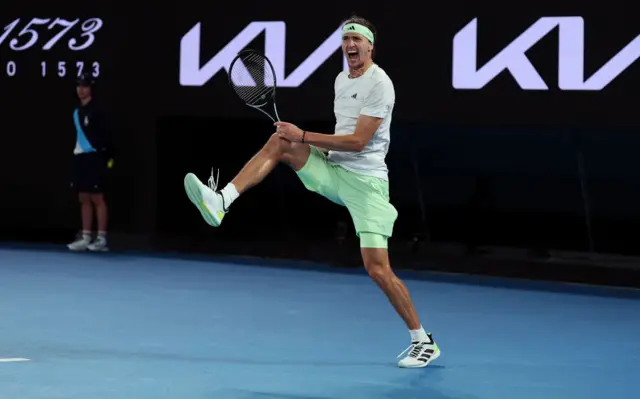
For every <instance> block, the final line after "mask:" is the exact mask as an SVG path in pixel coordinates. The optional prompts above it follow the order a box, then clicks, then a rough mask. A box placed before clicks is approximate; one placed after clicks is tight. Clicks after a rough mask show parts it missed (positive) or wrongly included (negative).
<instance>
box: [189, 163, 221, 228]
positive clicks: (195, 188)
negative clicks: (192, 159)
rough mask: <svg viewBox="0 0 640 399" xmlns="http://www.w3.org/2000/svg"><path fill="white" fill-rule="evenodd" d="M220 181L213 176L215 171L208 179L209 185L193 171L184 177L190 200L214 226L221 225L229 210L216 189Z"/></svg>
mask: <svg viewBox="0 0 640 399" xmlns="http://www.w3.org/2000/svg"><path fill="white" fill-rule="evenodd" d="M217 187H218V182H217V181H216V180H215V179H214V178H213V172H212V173H211V177H210V178H209V181H208V186H205V185H204V184H202V182H201V181H200V180H199V179H198V178H197V177H196V175H194V174H193V173H187V175H186V176H185V177H184V189H185V191H186V192H187V196H188V197H189V200H191V202H193V205H195V206H196V208H198V210H199V211H200V214H201V215H202V217H203V218H204V220H205V221H206V222H207V223H208V224H209V225H211V226H213V227H218V226H220V223H222V219H223V218H224V216H225V214H226V213H227V212H228V209H226V207H225V204H224V198H223V197H222V194H221V193H220V192H219V191H216V189H217Z"/></svg>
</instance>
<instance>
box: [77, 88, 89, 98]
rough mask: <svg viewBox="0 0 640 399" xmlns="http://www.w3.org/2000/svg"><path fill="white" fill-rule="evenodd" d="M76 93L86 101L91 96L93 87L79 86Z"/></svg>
mask: <svg viewBox="0 0 640 399" xmlns="http://www.w3.org/2000/svg"><path fill="white" fill-rule="evenodd" d="M76 91H77V92H78V97H79V98H80V99H81V100H84V99H86V98H89V97H90V96H91V87H89V86H84V85H78V87H77V88H76Z"/></svg>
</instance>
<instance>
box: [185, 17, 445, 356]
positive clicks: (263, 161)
mask: <svg viewBox="0 0 640 399" xmlns="http://www.w3.org/2000/svg"><path fill="white" fill-rule="evenodd" d="M342 33H343V37H342V51H343V53H344V55H345V57H347V59H348V65H349V71H348V72H347V71H343V72H341V73H340V74H338V76H337V78H336V80H335V100H334V111H335V117H336V126H335V134H322V133H313V132H308V131H304V130H302V129H300V128H298V127H297V126H295V125H293V124H291V123H287V122H276V123H275V125H276V126H277V129H276V133H274V134H273V135H272V136H271V138H270V139H269V141H268V142H267V143H266V144H265V146H264V147H263V148H262V149H261V150H260V151H259V152H258V153H257V154H256V155H255V156H254V157H253V158H252V159H251V160H250V161H249V162H248V163H247V164H246V165H245V166H244V168H243V169H242V170H241V171H240V173H239V174H238V175H237V176H236V177H235V178H234V179H233V180H232V181H231V182H230V183H229V184H227V186H226V187H225V188H224V189H222V190H221V191H216V189H217V186H218V182H217V181H215V179H214V178H213V176H211V178H210V179H209V187H207V186H205V185H204V184H202V183H201V182H200V181H199V180H198V179H197V177H196V176H195V175H193V174H191V173H189V174H187V175H186V177H185V182H184V183H185V189H186V191H187V194H188V196H189V198H190V200H191V201H192V202H193V203H194V205H195V206H196V207H197V208H198V209H199V211H200V212H201V214H202V216H203V217H204V219H205V220H206V222H207V223H209V224H210V225H212V226H219V225H220V223H221V222H222V219H223V218H224V216H225V215H226V213H227V212H228V209H229V206H230V205H231V204H232V203H233V201H235V200H236V199H237V198H238V197H239V196H240V194H242V193H244V192H246V191H247V190H248V189H250V188H251V187H253V186H254V185H256V184H258V183H260V182H261V181H262V180H263V179H264V178H265V177H266V176H267V175H268V174H269V173H270V172H271V171H272V170H273V168H274V167H275V166H276V164H277V163H278V162H284V163H286V164H288V165H289V166H290V167H291V168H293V169H294V170H295V171H296V173H297V174H298V176H299V178H300V179H301V180H302V183H303V184H304V185H305V186H306V187H307V189H309V190H310V191H314V192H316V193H318V194H320V195H323V196H324V197H326V198H328V199H329V200H331V201H333V202H335V203H337V204H339V205H342V206H345V207H347V209H348V210H349V212H350V214H351V216H352V219H353V222H354V225H355V228H356V232H357V235H358V237H359V238H360V247H361V253H362V258H363V261H364V266H365V268H366V270H367V272H368V273H369V275H370V276H371V278H372V279H373V280H374V281H375V282H376V283H377V284H378V286H379V287H380V288H381V289H382V290H383V291H384V293H385V294H386V295H387V297H388V299H389V301H390V302H391V304H392V305H393V307H394V308H395V310H396V311H397V312H398V314H399V315H400V316H401V317H402V319H403V320H404V322H405V323H406V325H407V327H408V329H409V332H410V336H411V345H410V346H409V348H407V349H406V350H405V351H403V352H402V353H401V354H400V356H401V355H403V354H404V353H406V352H407V351H409V354H408V355H407V356H406V357H404V358H403V359H401V360H400V361H399V362H398V366H400V367H407V368H409V367H411V368H413V367H425V366H427V365H428V364H429V363H430V362H431V361H433V360H435V359H436V358H437V357H438V356H440V350H439V349H438V346H437V345H436V343H435V342H434V341H433V339H432V337H431V334H427V333H426V332H425V330H424V329H423V327H422V325H421V324H420V321H419V319H418V315H417V314H416V311H415V309H414V306H413V303H412V301H411V298H410V296H409V292H408V290H407V288H406V286H405V285H404V283H403V282H402V281H401V280H400V279H399V278H398V277H397V276H396V275H395V273H394V272H393V271H392V269H391V266H390V264H389V256H388V247H387V239H388V237H390V236H391V233H392V230H393V224H394V222H395V220H396V218H397V216H398V213H397V211H396V209H395V208H394V207H393V206H392V205H391V204H390V203H389V183H388V176H387V166H386V163H385V157H386V154H387V151H388V148H389V140H390V125H391V114H392V111H393V107H394V103H395V92H394V87H393V83H392V81H391V79H389V77H388V76H387V74H386V73H385V72H384V70H382V68H380V67H379V66H378V65H377V64H375V63H374V62H373V54H374V43H375V38H376V33H375V28H374V27H373V25H372V24H371V23H369V22H368V21H367V20H365V19H364V18H360V17H352V18H350V19H349V20H348V21H346V22H345V24H344V26H343V29H342ZM325 151H328V155H325V153H324V152H325Z"/></svg>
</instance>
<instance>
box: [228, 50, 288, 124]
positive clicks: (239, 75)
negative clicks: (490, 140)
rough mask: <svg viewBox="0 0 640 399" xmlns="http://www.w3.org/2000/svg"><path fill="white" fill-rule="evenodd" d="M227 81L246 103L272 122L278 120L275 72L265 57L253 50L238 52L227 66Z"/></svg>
mask: <svg viewBox="0 0 640 399" xmlns="http://www.w3.org/2000/svg"><path fill="white" fill-rule="evenodd" d="M229 83H230V84H231V87H233V90H234V91H235V92H236V94H237V95H238V97H240V99H242V101H244V103H245V104H246V105H248V106H250V107H251V108H255V109H257V110H258V111H260V112H262V113H264V114H265V115H267V116H268V117H269V118H270V119H271V120H272V121H273V122H276V120H277V121H280V117H279V116H278V109H277V108H276V74H275V71H274V70H273V65H271V61H269V59H268V58H267V57H265V56H264V55H262V54H260V53H258V52H256V51H254V50H244V51H241V52H240V53H238V55H237V56H236V58H234V59H233V61H232V62H231V66H230V67H229ZM270 105H271V106H273V111H271V106H270Z"/></svg>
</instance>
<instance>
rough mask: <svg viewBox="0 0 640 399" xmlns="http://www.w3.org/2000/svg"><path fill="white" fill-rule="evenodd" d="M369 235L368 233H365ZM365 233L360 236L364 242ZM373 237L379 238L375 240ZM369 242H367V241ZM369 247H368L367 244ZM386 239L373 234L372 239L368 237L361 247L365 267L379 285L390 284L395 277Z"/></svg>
mask: <svg viewBox="0 0 640 399" xmlns="http://www.w3.org/2000/svg"><path fill="white" fill-rule="evenodd" d="M364 234H365V235H369V234H368V233H364ZM362 235H363V233H361V234H360V240H361V241H363V237H362ZM373 236H378V238H374V237H373ZM367 239H368V240H369V241H366V240H367ZM367 243H368V244H369V246H366V244H367ZM384 243H386V237H384V236H381V235H379V234H371V237H366V238H365V241H364V242H363V243H362V244H364V245H361V247H362V255H363V260H364V267H365V269H366V270H367V273H368V274H369V277H371V279H372V280H373V281H375V282H376V283H377V284H380V285H384V284H386V283H387V282H389V281H390V280H391V279H392V278H393V277H394V274H393V271H392V270H391V266H390V265H389V257H388V255H387V249H386V246H384Z"/></svg>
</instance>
